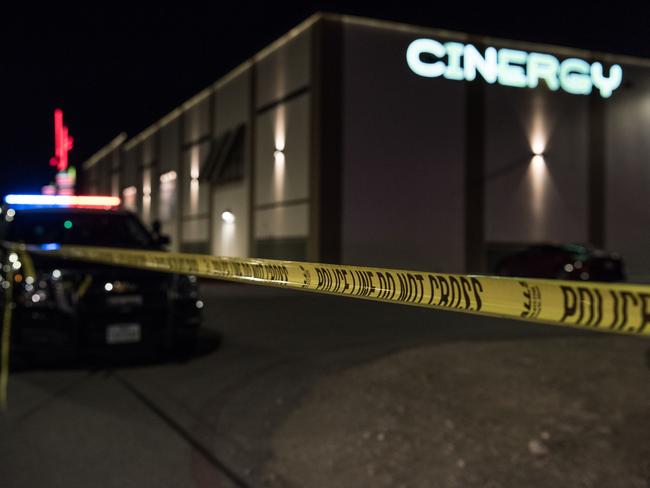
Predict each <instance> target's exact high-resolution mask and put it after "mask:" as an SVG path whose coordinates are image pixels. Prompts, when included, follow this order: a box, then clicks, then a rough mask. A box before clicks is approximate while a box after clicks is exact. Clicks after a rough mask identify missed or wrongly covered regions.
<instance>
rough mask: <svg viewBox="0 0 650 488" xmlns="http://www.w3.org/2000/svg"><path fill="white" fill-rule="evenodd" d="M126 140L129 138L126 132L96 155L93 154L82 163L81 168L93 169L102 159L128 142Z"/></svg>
mask: <svg viewBox="0 0 650 488" xmlns="http://www.w3.org/2000/svg"><path fill="white" fill-rule="evenodd" d="M126 138H127V135H126V132H122V133H120V134H119V135H118V136H117V137H115V138H114V139H113V140H112V141H111V142H109V143H108V144H106V145H105V146H104V147H102V148H101V149H100V150H99V151H97V152H96V153H95V154H93V155H92V156H90V157H89V158H88V159H86V160H85V161H84V162H83V163H81V167H82V168H83V169H88V168H92V167H93V166H94V165H95V164H97V162H99V160H100V159H102V158H104V157H105V156H106V155H107V154H108V153H110V152H111V151H114V150H115V148H117V147H118V146H120V145H121V144H122V143H123V142H124V141H126Z"/></svg>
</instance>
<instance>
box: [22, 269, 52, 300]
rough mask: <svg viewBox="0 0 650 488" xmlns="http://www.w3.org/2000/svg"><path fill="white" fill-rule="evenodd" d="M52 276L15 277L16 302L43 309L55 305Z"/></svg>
mask: <svg viewBox="0 0 650 488" xmlns="http://www.w3.org/2000/svg"><path fill="white" fill-rule="evenodd" d="M50 280H51V276H50V275H45V274H39V275H38V276H35V277H34V276H27V277H24V276H22V275H14V289H15V290H16V291H15V299H16V302H17V303H18V304H20V305H23V306H26V307H43V306H49V305H50V304H52V303H53V300H52V298H53V297H52V287H51V282H50Z"/></svg>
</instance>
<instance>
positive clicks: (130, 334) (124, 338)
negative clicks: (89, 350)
mask: <svg viewBox="0 0 650 488" xmlns="http://www.w3.org/2000/svg"><path fill="white" fill-rule="evenodd" d="M140 340H142V330H141V327H140V324H112V325H109V326H108V327H106V342H107V343H108V344H129V343H133V342H140Z"/></svg>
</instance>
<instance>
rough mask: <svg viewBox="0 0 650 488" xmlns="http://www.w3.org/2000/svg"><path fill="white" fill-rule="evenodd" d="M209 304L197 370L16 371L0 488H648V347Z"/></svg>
mask: <svg viewBox="0 0 650 488" xmlns="http://www.w3.org/2000/svg"><path fill="white" fill-rule="evenodd" d="M203 292H204V296H205V302H206V309H205V311H206V326H205V331H204V334H203V337H202V341H201V344H200V347H199V351H198V352H197V354H196V355H195V356H194V357H192V358H191V359H190V360H188V361H185V362H171V363H156V362H144V363H127V364H124V363H118V364H115V363H113V362H107V363H99V364H93V365H86V364H77V365H64V366H56V367H48V368H36V369H30V370H23V371H18V372H16V373H14V374H13V375H12V376H11V378H10V387H9V410H8V412H7V413H6V414H5V415H4V416H2V417H1V420H0V480H2V486H6V487H27V486H49V487H59V486H61V487H64V486H65V487H71V486H102V487H103V486H106V487H113V486H115V487H117V486H119V487H130V486H133V487H135V486H138V487H139V486H158V487H166V486H170V487H171V486H197V487H208V486H219V487H221V486H223V487H231V486H250V487H262V486H272V487H299V486H306V487H321V486H325V487H329V486H333V487H346V486H350V487H353V486H354V487H358V486H396V487H400V486H403V487H412V486H418V487H420V486H421V487H466V486H470V487H502V486H503V487H507V486H529V487H558V486H571V487H575V486H583V487H600V486H602V487H613V486H621V487H623V486H624V487H640V488H641V487H644V488H647V486H649V482H650V370H649V369H648V364H647V351H648V348H649V347H650V343H648V342H647V341H644V340H642V339H636V338H628V337H618V336H612V335H604V334H593V333H586V332H581V331H576V330H573V329H563V328H558V327H554V326H537V325H531V324H525V323H519V322H515V321H504V320H499V319H489V318H478V317H471V316H466V315H460V314H452V313H447V312H436V311H431V310H425V309H417V308H412V307H406V306H397V305H389V304H379V303H371V302H364V301H362V300H352V299H343V298H337V297H329V296H319V295H315V294H309V293H298V292H287V291H284V290H277V289H264V288H253V287H250V286H245V285H231V284H220V283H210V284H207V285H204V286H203Z"/></svg>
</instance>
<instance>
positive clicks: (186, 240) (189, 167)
mask: <svg viewBox="0 0 650 488" xmlns="http://www.w3.org/2000/svg"><path fill="white" fill-rule="evenodd" d="M212 103H213V98H212V95H211V92H209V91H206V92H204V93H202V94H200V95H198V100H193V101H192V105H191V106H190V107H188V108H187V109H186V110H185V111H184V112H183V114H182V115H181V117H182V127H183V144H182V146H181V147H182V155H181V167H180V172H179V180H178V181H179V183H180V185H179V191H180V200H181V202H180V209H181V221H182V223H181V227H180V248H181V250H183V251H186V252H202V253H205V252H208V251H209V239H210V231H209V228H210V218H209V202H210V185H209V184H207V183H203V182H201V181H200V176H201V170H202V168H203V167H204V164H205V161H206V158H207V157H208V154H209V151H210V143H211V131H212V127H211V122H212V118H211V111H212Z"/></svg>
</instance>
